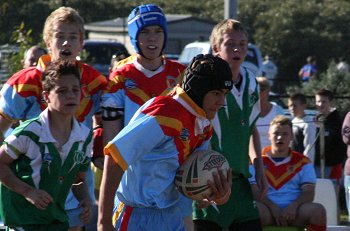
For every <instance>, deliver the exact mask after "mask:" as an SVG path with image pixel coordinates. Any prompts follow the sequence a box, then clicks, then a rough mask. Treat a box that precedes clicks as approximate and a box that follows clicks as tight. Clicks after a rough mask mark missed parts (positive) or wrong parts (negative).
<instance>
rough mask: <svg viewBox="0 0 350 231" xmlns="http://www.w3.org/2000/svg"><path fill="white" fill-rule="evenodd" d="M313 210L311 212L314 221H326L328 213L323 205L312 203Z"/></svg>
mask: <svg viewBox="0 0 350 231" xmlns="http://www.w3.org/2000/svg"><path fill="white" fill-rule="evenodd" d="M312 206H313V210H312V212H311V216H312V220H317V221H326V220H327V212H326V209H325V207H324V206H323V205H321V204H319V203H312Z"/></svg>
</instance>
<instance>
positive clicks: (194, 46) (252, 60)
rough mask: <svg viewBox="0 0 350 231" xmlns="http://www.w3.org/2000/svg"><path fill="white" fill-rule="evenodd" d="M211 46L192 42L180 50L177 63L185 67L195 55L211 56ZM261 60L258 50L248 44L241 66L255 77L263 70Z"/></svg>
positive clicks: (205, 43)
mask: <svg viewBox="0 0 350 231" xmlns="http://www.w3.org/2000/svg"><path fill="white" fill-rule="evenodd" d="M211 53H212V50H211V46H210V42H209V41H206V42H193V43H189V44H187V45H186V46H185V47H184V49H183V50H182V52H181V54H180V57H179V59H178V61H179V62H180V63H183V64H185V65H187V64H189V63H190V62H191V60H192V58H193V57H194V56H196V55H197V54H211ZM262 62H263V58H262V55H261V52H260V50H259V48H258V47H257V46H256V45H254V44H251V43H249V44H248V52H247V56H246V58H245V61H244V62H243V64H242V65H243V66H245V67H247V68H248V69H250V70H251V71H252V72H253V73H254V74H255V75H256V76H260V75H261V74H262V68H263V63H262Z"/></svg>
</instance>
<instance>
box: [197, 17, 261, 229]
mask: <svg viewBox="0 0 350 231" xmlns="http://www.w3.org/2000/svg"><path fill="white" fill-rule="evenodd" d="M210 43H211V46H212V49H213V54H214V55H215V56H218V57H220V58H222V59H224V60H225V61H226V62H228V63H229V65H230V67H231V74H232V81H233V83H234V86H233V88H232V90H231V91H230V92H229V93H228V94H227V95H226V107H224V108H221V109H220V110H219V111H218V114H217V116H216V117H215V118H214V120H213V121H212V124H213V128H214V134H213V138H212V140H211V146H212V149H214V150H215V151H218V152H220V153H223V154H224V155H225V157H226V159H227V160H228V161H229V164H230V167H231V168H232V174H233V180H232V186H231V191H232V193H231V196H230V199H229V201H228V202H227V203H226V204H224V205H218V206H217V210H216V209H215V208H214V207H213V206H209V207H206V208H199V207H198V205H197V204H196V203H194V205H193V209H194V213H193V214H194V223H195V230H197V231H205V230H208V231H216V230H222V229H227V228H229V230H256V231H258V230H261V227H260V219H259V213H258V210H257V209H256V207H255V203H254V201H253V195H252V190H251V187H250V183H249V180H248V178H249V176H250V173H249V163H250V162H252V163H253V165H254V167H255V169H256V172H257V174H256V181H257V182H258V186H259V187H260V189H261V191H262V196H264V195H265V194H266V191H267V182H266V178H265V175H264V173H263V165H262V161H261V156H260V140H259V133H258V131H257V129H256V127H255V122H256V120H257V119H258V117H259V113H260V101H259V89H258V84H257V82H256V80H255V76H254V74H253V73H252V72H250V71H249V70H247V69H246V68H244V67H242V66H241V64H242V63H243V62H244V59H245V57H246V55H247V51H248V36H247V33H246V31H245V29H244V27H243V26H242V24H241V23H240V22H239V21H236V20H234V19H225V20H223V21H221V22H220V23H218V24H217V25H216V26H215V27H214V29H213V31H212V34H211V36H210ZM251 137H252V139H251ZM250 141H251V142H250ZM250 147H251V148H250Z"/></svg>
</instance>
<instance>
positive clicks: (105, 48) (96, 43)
mask: <svg viewBox="0 0 350 231" xmlns="http://www.w3.org/2000/svg"><path fill="white" fill-rule="evenodd" d="M83 49H84V50H85V52H86V55H87V56H86V57H85V58H84V62H86V63H88V64H89V65H91V66H92V67H94V68H95V69H96V70H98V71H99V72H100V73H101V74H103V75H104V76H106V77H108V75H109V67H110V65H111V58H112V56H113V55H114V54H116V53H118V54H123V53H124V54H126V57H127V56H129V52H128V50H127V49H126V47H125V46H124V45H123V44H122V43H120V42H117V41H115V40H90V39H87V40H84V47H83Z"/></svg>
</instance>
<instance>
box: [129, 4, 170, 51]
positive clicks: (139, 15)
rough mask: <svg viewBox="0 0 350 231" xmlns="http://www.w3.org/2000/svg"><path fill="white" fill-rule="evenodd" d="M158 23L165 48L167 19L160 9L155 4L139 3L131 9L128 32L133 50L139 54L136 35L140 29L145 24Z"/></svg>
mask: <svg viewBox="0 0 350 231" xmlns="http://www.w3.org/2000/svg"><path fill="white" fill-rule="evenodd" d="M154 25H158V26H160V27H161V28H163V30H164V44H163V49H162V51H163V50H164V49H165V47H166V44H167V40H168V30H167V21H166V18H165V15H164V13H163V11H162V9H161V8H160V7H159V6H157V5H155V4H146V5H141V6H138V7H136V8H135V9H133V10H132V11H131V13H130V15H129V17H128V32H129V36H130V40H131V43H132V45H133V46H134V49H135V51H136V52H137V53H138V54H140V53H141V52H140V50H139V47H138V44H137V36H138V33H139V32H140V30H141V29H142V28H144V27H146V26H154Z"/></svg>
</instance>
